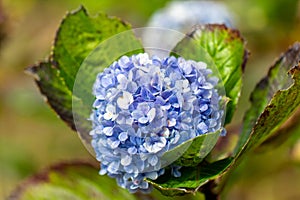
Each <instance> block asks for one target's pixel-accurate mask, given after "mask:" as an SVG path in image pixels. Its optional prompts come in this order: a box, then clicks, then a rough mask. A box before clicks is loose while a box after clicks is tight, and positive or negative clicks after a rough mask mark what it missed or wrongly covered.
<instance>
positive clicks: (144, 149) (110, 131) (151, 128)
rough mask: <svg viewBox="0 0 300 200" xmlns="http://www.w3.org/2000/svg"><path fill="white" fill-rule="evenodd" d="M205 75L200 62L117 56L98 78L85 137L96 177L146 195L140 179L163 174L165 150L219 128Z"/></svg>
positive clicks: (215, 99) (215, 97)
mask: <svg viewBox="0 0 300 200" xmlns="http://www.w3.org/2000/svg"><path fill="white" fill-rule="evenodd" d="M211 74H212V71H211V70H210V69H208V67H207V65H206V63H204V62H195V61H192V60H185V59H184V58H181V57H179V58H175V57H173V56H171V57H167V58H164V59H160V58H158V57H156V56H153V57H151V58H149V56H148V54H146V53H143V54H137V55H132V56H131V57H128V56H122V57H121V58H120V59H119V60H118V61H115V62H114V63H113V64H111V65H110V66H109V67H108V68H106V69H105V70H104V71H103V72H102V73H100V74H98V76H97V78H96V81H95V83H94V87H93V93H94V95H95V97H96V99H95V101H94V104H93V107H94V110H93V113H92V115H91V120H92V122H93V129H92V131H91V132H90V134H91V135H92V138H93V139H92V146H93V148H94V150H95V152H96V158H97V160H99V161H100V162H101V170H100V174H108V175H109V176H110V177H113V178H116V179H117V182H118V184H119V185H120V186H121V187H123V188H127V189H128V190H129V191H131V192H135V191H137V190H141V191H148V190H149V188H150V186H149V184H148V182H146V181H145V178H149V179H152V180H155V179H157V178H158V177H159V176H160V175H162V174H163V173H164V168H165V167H167V166H165V165H166V164H162V163H163V162H162V160H161V159H162V155H163V154H164V153H165V152H167V151H169V150H171V149H173V148H174V147H176V146H178V145H179V144H181V143H183V142H185V141H187V140H189V139H192V138H194V137H196V136H199V135H201V134H206V133H210V132H215V131H217V130H219V129H220V128H221V126H222V117H223V113H224V111H223V110H222V109H220V106H219V102H220V98H221V97H220V96H219V94H218V92H217V90H216V89H215V86H216V85H217V83H218V79H217V78H216V77H213V76H211ZM168 164H171V163H168ZM179 169H180V166H173V167H172V170H171V171H172V174H173V175H174V176H176V177H178V176H180V171H179Z"/></svg>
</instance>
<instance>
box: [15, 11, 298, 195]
mask: <svg viewBox="0 0 300 200" xmlns="http://www.w3.org/2000/svg"><path fill="white" fill-rule="evenodd" d="M125 30H130V26H129V25H128V24H127V23H124V22H122V21H121V20H119V19H116V18H109V17H107V16H106V15H101V14H100V15H98V16H97V17H89V16H88V15H87V13H86V11H85V10H84V8H80V9H79V10H77V11H75V12H72V13H69V14H68V15H67V16H66V18H65V19H64V20H63V22H62V23H61V26H60V29H59V31H58V32H57V36H56V40H55V43H54V47H53V52H52V56H51V57H50V58H49V60H47V61H46V62H42V63H40V64H38V65H36V66H33V67H31V68H29V70H28V71H30V73H31V74H33V75H34V77H35V80H36V82H37V84H38V86H39V88H40V90H41V93H42V94H43V95H45V96H46V98H47V100H48V102H49V104H50V106H51V107H52V108H53V109H54V110H55V111H56V113H57V114H58V115H59V116H60V117H61V119H62V120H64V121H65V122H66V123H67V124H68V125H69V126H70V127H71V128H72V129H74V130H76V129H77V131H79V132H82V133H86V131H87V130H86V128H87V127H86V126H84V125H83V126H82V127H81V126H77V125H76V124H74V118H73V113H72V98H73V95H74V94H73V85H74V83H75V78H76V73H77V72H78V70H79V67H80V65H81V64H82V62H83V60H84V59H85V58H86V56H88V54H89V53H90V52H91V51H92V50H93V49H94V48H95V47H96V46H97V45H98V44H99V43H100V42H103V41H104V40H105V39H107V38H109V37H111V36H113V35H114V34H117V33H120V32H121V31H125ZM74 38H77V39H78V40H74ZM127 41H130V42H129V44H130V45H133V46H134V47H136V48H134V50H136V49H142V46H141V45H140V43H139V42H138V39H137V38H135V37H134V35H133V34H132V35H131V37H130V38H128V40H127ZM203 49H204V52H205V53H203ZM299 49H300V44H299V43H295V44H294V45H293V46H292V47H290V49H289V50H288V51H287V52H285V53H284V54H282V56H281V57H280V58H279V59H278V60H277V61H276V63H275V64H274V65H273V66H272V67H271V68H270V70H269V73H268V75H267V76H266V77H265V78H263V79H262V80H261V81H260V82H259V83H258V85H257V86H256V88H255V89H254V91H253V92H252V95H251V101H252V105H251V107H250V109H249V110H248V112H247V113H246V114H245V118H244V122H243V130H242V132H241V135H240V137H239V141H238V144H237V146H236V148H235V150H234V152H233V153H232V156H230V157H227V158H225V159H222V160H216V161H212V162H211V163H208V162H207V161H206V160H205V158H204V159H202V158H201V159H199V151H200V150H201V147H202V145H201V144H202V142H201V140H202V139H203V137H199V138H195V139H194V140H193V141H191V146H190V148H189V149H188V151H187V152H185V153H184V154H183V156H182V157H181V158H179V160H177V161H175V163H176V162H178V163H180V164H182V163H185V164H184V167H183V168H182V169H181V173H182V176H181V177H179V178H174V177H170V176H168V175H164V176H162V177H160V178H159V179H157V180H156V181H151V180H148V181H149V183H151V184H152V185H153V186H154V187H155V188H156V189H158V190H160V191H161V192H162V193H163V194H165V195H168V196H174V195H182V194H186V193H196V192H197V191H202V192H203V193H204V194H205V195H206V196H207V197H208V196H209V195H211V193H213V191H216V190H215V188H214V184H211V183H212V182H214V181H215V184H217V181H216V180H220V179H221V184H226V180H227V179H226V178H227V176H226V174H227V175H228V174H229V175H230V173H231V172H232V171H233V170H235V168H236V167H237V166H238V164H239V163H240V162H241V161H242V160H243V159H244V158H245V155H247V153H248V152H251V151H253V150H254V149H256V148H258V147H259V146H260V145H261V144H263V143H264V142H266V141H269V140H270V138H272V137H275V136H276V137H277V136H278V130H279V129H280V127H281V125H282V124H283V123H284V122H285V121H286V120H287V119H288V118H289V117H290V116H292V115H293V113H294V112H295V111H296V110H297V108H298V107H299V104H300V66H299V64H298V60H299V57H300V54H299ZM173 53H174V55H180V56H183V57H186V58H189V59H194V60H198V59H204V60H207V61H210V62H211V64H212V65H214V66H216V69H217V70H218V72H219V73H220V77H221V78H222V83H223V85H224V87H225V92H226V101H228V104H227V108H226V109H227V110H226V114H227V115H226V119H225V123H226V124H228V123H230V121H231V118H232V116H233V113H234V111H235V108H236V105H237V103H238V99H239V95H240V92H241V87H242V75H243V69H244V66H245V63H246V60H247V57H248V51H247V50H246V48H245V43H244V39H243V38H242V37H241V36H240V34H239V32H238V31H237V30H232V29H228V28H226V27H225V26H221V25H204V26H199V27H197V28H195V30H193V32H191V33H190V34H189V35H188V36H187V37H186V38H184V39H183V40H182V41H180V42H179V43H178V44H177V45H176V47H175V48H174V50H173ZM104 55H105V53H104ZM104 58H105V56H104ZM104 60H105V59H104ZM103 63H105V64H106V66H105V65H102V69H103V68H105V67H108V64H109V63H108V61H103ZM85 89H87V88H85ZM73 101H74V99H73ZM79 102H80V99H79ZM82 104H83V108H86V107H84V106H86V105H88V102H82ZM83 112H89V110H88V111H83ZM77 114H78V115H81V114H82V113H74V116H76V115H77ZM83 116H86V113H84V114H83ZM281 134H283V133H281ZM86 135H88V134H81V136H82V139H83V140H84V141H85V143H88V141H89V140H90V138H88V136H87V137H86V138H85V137H84V136H86ZM205 137H209V135H207V136H205ZM197 148H198V149H197ZM177 150H178V149H177ZM177 150H176V149H174V151H173V152H170V153H169V155H166V156H171V157H172V153H175V154H176V151H177ZM210 150H211V148H210ZM210 150H209V151H210ZM178 151H180V149H179V150H178ZM194 158H196V159H194ZM73 167H74V168H73ZM76 167H78V166H76V165H74V166H73V165H69V166H68V167H67V169H70V170H71V172H72V173H71V174H72V175H71V174H69V173H65V174H63V179H65V178H66V180H68V179H72V178H73V176H74V177H77V176H78V177H79V178H78V179H74V180H77V181H78V182H77V181H75V183H74V184H75V185H72V186H74V187H69V186H67V191H68V192H66V190H64V191H61V190H60V189H57V190H53V188H55V187H49V188H48V185H47V186H46V187H47V188H48V189H47V190H46V191H49V195H50V194H51V197H52V196H53V198H54V199H55V197H56V196H55V195H74V193H75V194H76V195H77V194H79V196H80V195H81V198H83V199H84V198H87V196H85V195H86V194H87V195H90V194H91V193H92V194H94V193H95V194H96V196H97V194H98V193H97V190H95V191H89V189H91V188H97V189H99V190H101V191H102V192H104V193H105V191H104V190H105V189H103V188H102V187H100V186H99V185H98V184H97V183H100V182H101V181H103V180H102V179H107V177H105V178H104V177H101V178H99V176H97V173H95V176H94V177H95V178H94V177H93V176H92V175H91V174H92V173H93V172H95V171H94V170H90V169H89V166H84V167H83V169H80V170H79V172H78V173H77V168H76ZM64 170H65V169H64ZM81 170H82V171H81ZM50 171H51V170H50ZM55 173H56V172H55ZM86 173H88V177H89V178H90V180H89V181H88V182H89V184H90V185H91V187H86V185H85V184H86V180H85V179H86V178H85V175H82V174H86ZM49 174H51V173H49ZM224 175H225V176H224ZM53 176H54V177H55V176H56V175H53ZM57 177H59V176H57ZM61 179H62V177H60V178H58V179H55V180H59V181H63V180H61ZM98 179H99V180H98ZM100 179H101V180H100ZM51 180H52V179H51ZM53 180H54V179H53ZM81 180H85V181H84V182H81ZM105 181H106V180H105ZM222 181H223V182H222ZM50 182H51V181H50ZM91 182H92V184H91ZM39 184H41V183H40V182H38V183H37V185H39ZM62 184H63V185H64V184H66V183H62ZM43 187H44V186H43V185H42V184H41V188H43ZM30 188H31V187H30V184H29V186H28V188H25V189H24V191H25V192H24V194H26V195H32V192H31V189H30ZM76 188H77V190H76ZM104 188H105V187H104ZM39 190H40V189H38V190H37V191H39ZM86 190H87V191H86ZM106 190H109V189H106ZM117 190H118V191H119V189H117ZM37 191H36V192H35V193H36V195H37V196H38V195H39V193H38V192H37ZM120 191H121V192H120V194H122V195H125V196H127V197H128V198H135V197H133V196H130V195H129V194H125V193H124V191H122V190H120ZM69 192H70V193H69ZM80 192H82V194H81V193H80ZM90 192H91V193H90ZM221 192H222V191H221V190H217V193H221ZM40 194H41V193H40ZM26 195H25V197H26ZM99 195H100V194H99ZM101 195H102V193H101ZM216 195H217V194H216ZM96 196H95V197H96ZM19 199H22V198H19ZM25 199H26V198H25Z"/></svg>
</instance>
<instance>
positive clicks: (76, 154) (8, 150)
mask: <svg viewBox="0 0 300 200" xmlns="http://www.w3.org/2000/svg"><path fill="white" fill-rule="evenodd" d="M167 2H168V1H167V0H151V1H147V0H139V1H135V0H127V1H126V3H125V2H124V1H121V0H89V1H83V0H65V1H60V0H51V1H50V0H26V1H24V0H2V1H1V0H0V198H1V197H5V196H7V195H8V194H9V193H10V192H11V191H12V190H13V189H14V188H15V187H16V186H17V185H18V184H20V183H22V180H24V179H25V178H26V177H28V176H30V175H32V174H34V173H35V172H37V171H39V170H41V169H44V168H45V167H47V166H48V165H49V164H53V163H57V162H59V161H62V160H73V159H93V158H92V157H91V156H90V155H89V153H88V152H87V151H86V150H85V148H84V146H83V145H82V144H81V142H80V140H79V138H78V137H77V135H76V133H74V132H72V131H71V130H70V129H69V128H68V127H67V126H66V125H65V124H64V123H63V122H62V121H61V120H60V119H59V118H58V117H57V116H56V115H55V113H54V112H53V111H52V110H51V109H50V108H49V106H48V105H47V104H46V103H45V102H44V99H43V97H42V96H41V95H40V93H39V91H38V89H37V87H36V86H35V84H34V81H33V79H32V77H30V76H28V75H26V74H25V73H24V69H25V68H26V67H28V66H30V65H32V64H34V63H36V62H37V61H42V60H43V59H44V58H45V57H46V56H47V55H48V54H49V52H50V49H51V48H50V46H51V44H52V41H53V39H54V36H55V31H56V29H57V28H58V26H59V23H60V21H61V19H62V18H63V16H64V15H65V13H66V11H68V10H74V9H76V8H78V7H79V5H84V6H85V7H86V8H87V10H88V11H89V13H90V14H92V15H93V14H96V13H97V12H106V13H108V14H109V15H114V16H118V17H120V18H122V19H124V20H126V21H128V22H130V23H131V24H132V25H133V27H142V26H145V25H146V23H147V20H148V19H149V17H150V16H151V14H153V13H154V12H155V11H156V10H157V9H159V8H162V7H164V6H165V5H166V3H167ZM223 2H224V3H226V4H227V5H228V8H229V9H230V10H231V11H232V13H233V14H234V17H235V18H234V21H235V26H236V27H238V28H239V29H240V31H241V33H242V35H243V36H244V37H245V38H246V40H247V41H248V42H247V47H248V49H249V50H250V51H251V56H250V59H249V61H248V64H247V67H246V70H245V76H244V78H245V80H244V88H243V92H242V97H241V102H240V104H239V108H238V111H237V112H236V115H235V117H234V122H233V123H232V127H237V128H239V124H240V122H241V120H242V117H243V112H244V111H245V110H246V109H247V107H248V106H249V102H248V98H249V93H250V92H251V90H252V89H253V88H254V86H255V84H256V83H257V81H258V80H259V79H260V78H261V77H263V76H264V75H265V74H266V73H267V69H268V67H269V66H270V65H271V64H272V63H273V62H274V60H275V57H278V56H279V55H280V53H281V52H283V51H285V50H286V49H287V48H288V47H289V45H291V44H292V43H294V42H295V41H297V40H300V1H298V0H263V1H262V0H227V1H223ZM299 132H300V130H296V131H295V134H294V136H293V138H290V139H289V141H287V142H285V143H284V144H283V145H281V146H280V147H279V148H276V149H275V148H274V149H272V151H269V152H268V153H257V152H256V153H253V154H252V155H251V156H249V158H248V159H247V160H246V161H245V162H243V163H242V165H241V166H240V167H239V169H238V170H237V171H236V172H235V173H234V174H233V175H232V177H230V180H229V184H230V185H228V186H227V187H226V189H225V191H226V192H225V193H224V195H223V199H231V200H233V199H246V200H248V199H249V200H250V199H253V200H254V199H280V200H282V199H291V200H292V199H300V140H299V139H300V133H299Z"/></svg>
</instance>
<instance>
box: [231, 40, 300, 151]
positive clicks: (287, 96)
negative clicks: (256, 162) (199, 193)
mask: <svg viewBox="0 0 300 200" xmlns="http://www.w3.org/2000/svg"><path fill="white" fill-rule="evenodd" d="M299 60H300V43H295V44H294V45H293V46H292V47H291V48H290V49H289V50H288V51H287V52H285V53H284V54H282V55H281V56H280V58H279V59H278V60H277V61H276V62H275V64H274V65H273V66H272V67H271V68H270V70H269V73H268V75H267V76H266V77H264V78H263V79H262V80H261V81H260V82H259V83H258V84H257V85H256V87H255V89H254V91H253V92H252V94H251V96H250V100H251V107H250V109H249V110H248V111H247V112H246V115H245V118H244V124H243V129H242V133H241V136H240V139H239V141H238V144H237V146H236V149H235V151H234V154H235V155H236V154H238V153H240V152H241V151H242V149H243V148H244V151H245V150H246V149H247V150H248V149H251V148H255V147H257V146H259V145H260V144H261V143H262V142H264V141H266V140H267V139H268V138H269V137H271V136H272V135H273V134H275V132H276V130H278V128H279V127H280V125H281V124H282V123H283V122H285V121H286V120H287V118H288V117H290V116H291V114H292V113H293V112H294V111H295V109H296V108H297V107H298V106H299V102H300V97H299V94H300V87H299V84H300V83H299V70H298V68H297V67H295V68H293V69H291V67H293V66H295V65H297V64H298V61H299ZM290 69H291V70H290ZM287 72H289V73H287ZM283 134H285V133H283Z"/></svg>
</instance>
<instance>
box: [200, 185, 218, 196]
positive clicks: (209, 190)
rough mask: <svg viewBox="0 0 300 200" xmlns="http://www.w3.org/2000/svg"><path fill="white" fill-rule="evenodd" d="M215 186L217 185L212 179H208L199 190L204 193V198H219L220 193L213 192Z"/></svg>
mask: <svg viewBox="0 0 300 200" xmlns="http://www.w3.org/2000/svg"><path fill="white" fill-rule="evenodd" d="M216 186H217V185H216V183H215V182H214V181H209V182H208V183H207V184H205V185H204V186H203V188H202V190H201V192H202V193H203V194H204V196H205V199H206V200H219V199H220V195H219V194H217V193H216V192H214V189H215V187H216Z"/></svg>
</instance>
